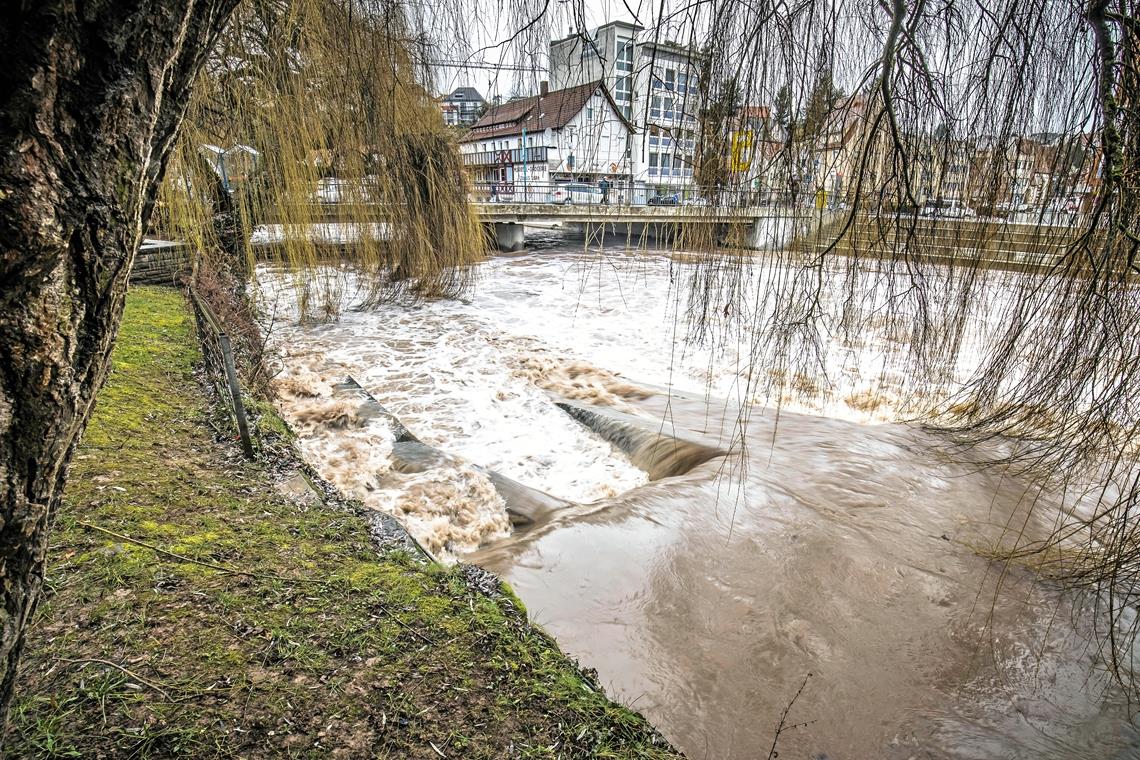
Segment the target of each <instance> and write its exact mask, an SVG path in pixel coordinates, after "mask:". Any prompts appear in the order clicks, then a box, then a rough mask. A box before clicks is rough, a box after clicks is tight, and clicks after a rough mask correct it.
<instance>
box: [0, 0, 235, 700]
mask: <svg viewBox="0 0 1140 760" xmlns="http://www.w3.org/2000/svg"><path fill="white" fill-rule="evenodd" d="M236 4H237V0H95V1H93V2H84V3H78V2H72V1H69V0H25V1H24V2H16V3H12V2H9V3H6V7H5V13H4V16H5V19H4V23H3V24H0V46H2V47H3V49H4V51H5V53H6V61H5V64H4V66H3V67H2V70H0V283H2V284H0V299H2V300H0V368H2V369H0V517H2V524H0V583H2V593H3V608H2V610H0V662H2V663H3V666H2V667H3V680H2V683H0V717H4V718H6V717H7V710H8V706H9V704H10V702H11V698H12V689H13V682H14V680H15V676H16V667H17V664H18V661H19V656H20V650H21V647H22V644H23V640H24V632H25V627H26V625H27V622H28V619H29V617H30V616H31V613H32V611H33V609H34V607H35V602H36V598H37V597H38V595H39V592H40V588H41V586H42V584H43V568H44V555H45V551H46V548H47V534H48V526H49V524H50V522H51V519H52V515H53V514H54V513H55V511H56V509H57V507H58V505H59V500H60V495H61V492H62V490H63V484H64V480H65V479H66V473H67V466H68V462H69V460H70V458H71V454H72V451H73V449H74V446H75V443H76V441H77V440H78V439H79V437H80V435H82V433H83V430H84V427H85V426H86V424H87V420H88V417H89V416H90V413H91V408H92V404H93V402H94V399H95V393H96V391H97V390H98V389H99V387H100V385H102V383H103V380H104V378H105V377H106V375H107V369H108V366H109V361H110V353H111V345H112V343H113V342H114V339H115V334H116V332H117V330H118V327H119V320H120V317H121V316H122V311H123V299H124V296H125V293H126V289H127V277H128V275H129V274H130V270H131V264H132V262H133V260H134V256H135V252H136V250H137V249H138V246H139V243H140V240H141V237H142V233H143V229H144V228H145V226H146V224H147V222H148V219H149V217H150V213H151V208H152V207H153V204H154V199H155V195H156V193H157V191H158V185H159V180H160V178H161V177H162V175H163V172H164V170H165V168H166V163H167V160H168V158H169V156H170V153H171V149H172V147H173V145H174V142H175V139H176V137H177V134H178V129H179V126H180V124H181V122H182V117H183V114H184V112H185V109H186V106H187V103H188V102H189V95H190V90H191V87H192V85H193V82H194V80H195V77H196V76H197V73H198V71H199V69H200V68H201V66H202V64H203V62H204V61H205V59H206V55H207V53H208V51H209V50H210V47H211V45H212V44H213V42H214V41H215V40H216V39H217V36H218V35H219V34H220V32H221V30H222V28H223V26H224V25H225V23H226V21H227V19H228V17H229V15H230V13H231V12H232V10H233V8H234V6H235V5H236Z"/></svg>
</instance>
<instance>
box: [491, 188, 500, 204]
mask: <svg viewBox="0 0 1140 760" xmlns="http://www.w3.org/2000/svg"><path fill="white" fill-rule="evenodd" d="M498 202H499V186H498V185H491V203H498Z"/></svg>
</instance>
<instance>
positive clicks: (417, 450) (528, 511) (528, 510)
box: [333, 377, 569, 526]
mask: <svg viewBox="0 0 1140 760" xmlns="http://www.w3.org/2000/svg"><path fill="white" fill-rule="evenodd" d="M333 397H334V398H350V399H354V400H359V401H360V407H359V408H358V409H357V410H356V415H357V416H358V417H360V418H361V419H364V420H373V419H381V420H384V421H385V422H387V423H388V424H389V425H390V426H391V427H392V430H393V432H394V433H395V436H396V438H395V441H394V442H393V443H392V469H394V470H396V471H397V472H406V473H412V472H423V471H425V470H430V469H433V468H435V467H441V466H445V465H448V464H455V463H460V462H462V460H461V459H460V458H459V457H456V456H453V455H451V454H448V453H447V452H445V451H441V450H440V449H437V448H435V447H434V446H431V445H429V444H426V443H424V442H423V441H421V440H420V439H418V438H416V436H415V435H413V434H412V432H411V431H410V430H408V428H407V427H405V426H404V424H403V423H402V422H400V420H399V418H398V417H396V415H394V414H392V413H391V412H390V411H388V409H387V408H385V407H384V405H383V404H381V403H380V402H379V401H377V400H376V399H375V398H373V397H372V394H370V393H369V392H368V391H366V390H365V389H364V388H363V387H362V386H361V385H360V383H358V382H357V381H356V380H355V379H354V378H352V377H349V378H346V379H345V381H344V382H343V383H338V384H337V385H335V386H334V387H333ZM473 466H474V467H475V469H476V470H478V471H479V472H482V473H483V474H485V475H486V476H487V477H488V478H490V480H491V484H492V485H494V487H495V491H496V492H498V494H499V495H500V496H502V497H503V501H504V502H505V503H506V508H507V514H508V516H509V517H510V519H511V524H512V525H515V526H523V525H531V524H534V523H538V522H541V521H543V520H545V519H546V517H547V516H549V515H550V514H551V513H552V512H553V511H555V510H557V509H559V508H560V507H564V506H566V505H567V504H568V503H569V502H566V501H563V500H562V499H558V498H555V497H554V496H551V495H550V494H547V493H543V492H542V491H539V490H537V489H534V488H531V487H530V486H526V485H523V484H522V483H519V482H518V481H517V480H513V479H512V478H508V477H507V476H506V475H503V474H501V473H498V472H495V471H494V470H490V469H487V468H485V467H480V466H478V465H473Z"/></svg>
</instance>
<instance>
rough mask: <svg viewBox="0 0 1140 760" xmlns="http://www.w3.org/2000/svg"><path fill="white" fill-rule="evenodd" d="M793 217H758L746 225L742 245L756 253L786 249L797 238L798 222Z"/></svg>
mask: <svg viewBox="0 0 1140 760" xmlns="http://www.w3.org/2000/svg"><path fill="white" fill-rule="evenodd" d="M799 221H800V220H799V219H797V218H796V217H794V216H760V217H757V218H755V219H753V220H752V223H751V224H750V225H748V231H747V232H746V233H745V236H744V245H745V247H746V248H751V249H753V250H756V251H775V250H779V249H782V248H787V247H788V246H789V245H790V244H791V243H792V241H793V240H795V238H796V236H797V232H799V230H798V226H799V225H798V222H799Z"/></svg>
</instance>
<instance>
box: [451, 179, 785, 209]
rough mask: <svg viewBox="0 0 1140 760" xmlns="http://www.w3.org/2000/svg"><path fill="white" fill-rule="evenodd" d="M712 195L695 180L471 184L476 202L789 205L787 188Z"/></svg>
mask: <svg viewBox="0 0 1140 760" xmlns="http://www.w3.org/2000/svg"><path fill="white" fill-rule="evenodd" d="M715 196H716V197H715V198H709V197H707V195H706V194H705V193H704V192H702V190H701V188H699V187H697V186H696V185H693V184H689V183H686V184H678V185H648V186H647V185H644V184H637V185H630V184H629V183H628V182H612V183H611V184H610V187H609V189H608V191H606V192H603V191H602V189H601V188H600V187H599V186H598V183H596V182H523V181H522V180H515V181H513V182H477V183H475V184H474V185H473V186H472V188H471V199H472V200H473V201H475V202H477V203H550V204H563V203H565V204H574V205H587V206H588V205H609V206H654V205H662V206H685V205H695V206H701V205H716V206H720V207H728V208H754V207H758V206H768V205H787V204H788V203H789V200H790V197H789V194H788V193H786V192H779V191H775V190H760V191H757V190H751V189H744V188H736V187H733V188H724V189H721V190H719V191H718V192H717V193H716V194H715Z"/></svg>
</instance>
